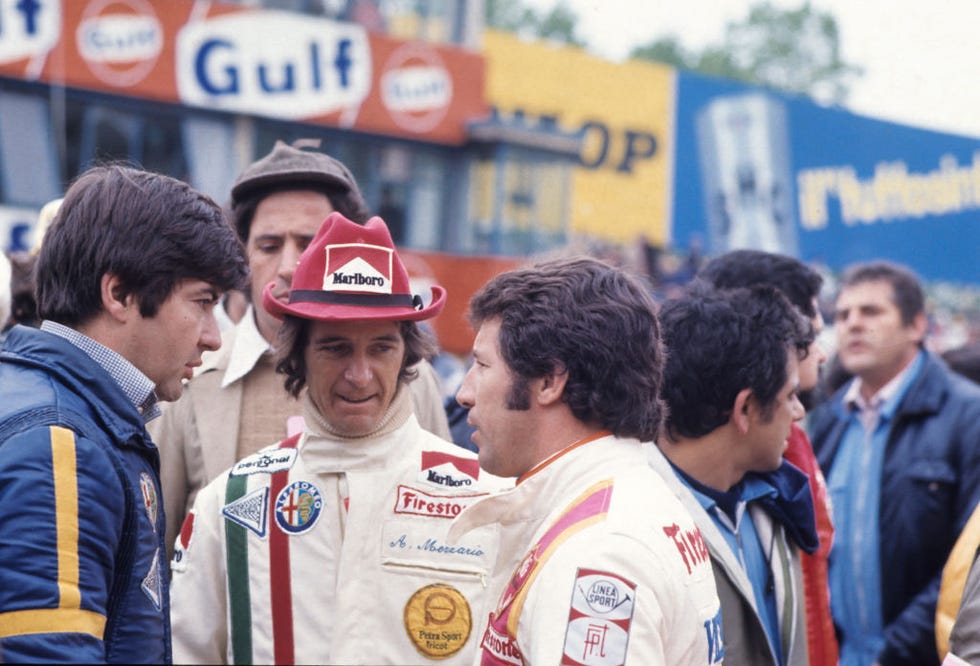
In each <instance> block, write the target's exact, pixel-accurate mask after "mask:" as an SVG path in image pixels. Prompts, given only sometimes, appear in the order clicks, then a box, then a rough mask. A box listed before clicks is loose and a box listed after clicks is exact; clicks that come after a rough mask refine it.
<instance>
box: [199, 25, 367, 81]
mask: <svg viewBox="0 0 980 666" xmlns="http://www.w3.org/2000/svg"><path fill="white" fill-rule="evenodd" d="M322 46H323V45H322V44H320V43H318V42H315V41H311V42H309V43H308V44H307V45H306V48H305V49H304V50H303V52H302V53H301V54H300V55H298V56H297V57H295V58H293V59H283V60H282V61H280V62H276V63H272V62H267V61H261V60H260V61H258V62H257V63H255V64H254V72H250V71H248V67H247V66H244V65H242V64H241V62H242V61H243V60H244V58H243V57H242V55H241V47H240V46H239V45H237V44H235V43H234V42H232V41H231V40H229V39H221V38H211V39H207V40H205V41H204V42H202V43H201V45H200V47H199V48H198V50H197V53H196V54H195V56H194V76H195V79H196V80H197V82H198V84H199V85H200V87H201V89H202V90H204V91H205V92H207V93H208V94H209V95H240V94H242V92H243V87H245V86H246V85H247V83H248V82H249V81H250V80H251V81H252V82H253V83H255V84H257V88H258V90H260V91H262V92H264V93H268V94H276V93H295V92H299V91H300V90H305V91H307V92H319V91H322V90H324V89H325V88H327V83H326V81H325V80H324V76H323V69H324V67H325V63H324V62H323V60H324V58H323V56H322V55H321V48H322ZM350 48H351V40H350V39H347V38H341V39H338V40H337V42H336V45H335V54H336V55H335V56H334V58H333V59H332V60H331V61H330V63H329V64H327V65H326V66H327V67H332V68H333V71H334V73H335V74H336V78H335V80H336V82H337V85H338V86H339V87H340V88H341V89H345V88H347V87H348V86H349V85H350V74H349V72H350V69H351V68H352V67H353V61H352V59H351V57H350ZM253 76H254V78H252V79H250V78H248V77H253Z"/></svg>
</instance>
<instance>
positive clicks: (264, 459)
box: [229, 449, 298, 476]
mask: <svg viewBox="0 0 980 666" xmlns="http://www.w3.org/2000/svg"><path fill="white" fill-rule="evenodd" d="M297 453H298V452H297V451H296V449H271V450H268V451H259V452H258V453H253V454H252V455H250V456H246V457H244V458H242V459H241V460H239V461H238V462H237V463H235V466H234V467H232V468H231V472H229V474H231V476H244V475H246V474H258V473H260V472H264V473H266V474H272V473H273V472H281V471H282V470H286V469H289V468H291V467H292V466H293V463H295V462H296V455H297Z"/></svg>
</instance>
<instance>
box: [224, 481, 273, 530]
mask: <svg viewBox="0 0 980 666" xmlns="http://www.w3.org/2000/svg"><path fill="white" fill-rule="evenodd" d="M268 505H269V487H268V486H262V487H261V488H256V489H255V490H253V491H252V492H250V493H248V494H247V495H243V496H241V497H239V498H238V499H236V500H235V501H234V502H231V503H229V504H225V505H224V506H223V507H222V508H221V515H222V516H224V517H225V518H227V519H228V520H230V521H231V522H233V523H238V524H239V525H241V526H242V527H244V528H246V529H248V530H251V531H252V532H254V533H255V534H256V535H258V536H259V537H265V532H266V523H267V518H266V517H267V515H268V509H267V507H268Z"/></svg>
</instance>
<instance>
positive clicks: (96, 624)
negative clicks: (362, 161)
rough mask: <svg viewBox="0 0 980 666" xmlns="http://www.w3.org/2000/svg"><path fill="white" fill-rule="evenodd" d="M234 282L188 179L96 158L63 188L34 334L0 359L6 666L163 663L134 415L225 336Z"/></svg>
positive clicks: (234, 247) (149, 463)
mask: <svg viewBox="0 0 980 666" xmlns="http://www.w3.org/2000/svg"><path fill="white" fill-rule="evenodd" d="M246 277H247V265H246V261H245V255H244V251H243V248H242V246H241V243H240V242H239V240H238V238H237V237H236V235H235V232H234V230H233V229H232V228H231V226H230V225H229V224H228V223H227V221H226V220H225V219H224V217H223V215H222V213H221V209H220V208H219V207H218V206H217V205H216V204H215V203H214V202H213V201H212V200H211V199H209V198H208V197H206V196H205V195H203V194H200V193H199V192H197V191H195V190H193V189H192V188H191V187H190V186H188V185H187V184H186V183H183V182H180V181H178V180H175V179H173V178H169V177H167V176H162V175H159V174H153V173H148V172H145V171H141V170H138V169H133V168H130V167H125V166H120V165H106V166H99V167H94V168H93V169H91V170H89V171H87V172H85V173H84V174H82V175H81V176H80V177H79V178H78V180H77V181H76V182H75V183H74V184H73V185H72V187H71V188H70V189H69V190H68V193H67V195H66V197H65V200H64V203H63V204H62V207H61V209H60V211H59V213H58V215H57V218H56V219H55V221H54V222H53V223H52V225H51V227H50V228H49V229H48V231H47V233H46V235H45V238H44V241H43V243H42V246H41V250H40V255H39V258H38V263H37V267H36V287H35V291H36V295H37V304H38V311H39V314H40V317H41V318H42V320H43V321H42V324H41V327H40V330H38V329H33V328H28V327H24V326H17V327H15V328H13V329H12V330H11V331H10V333H9V335H8V336H7V338H6V340H5V341H4V346H3V349H2V352H0V661H7V662H23V661H34V662H66V661H73V662H88V663H98V662H102V663H105V662H119V663H135V662H150V663H165V662H169V661H170V660H171V648H170V620H169V612H170V607H169V601H168V582H167V581H168V576H167V564H166V559H165V552H166V549H165V548H164V542H163V535H164V515H163V514H164V512H163V509H162V503H161V498H160V482H159V468H160V460H159V456H158V454H157V449H156V447H155V446H154V444H153V442H152V441H151V440H150V437H149V435H148V434H147V432H146V428H145V423H146V422H147V421H148V420H149V419H151V418H153V417H154V416H155V415H156V414H157V413H158V409H159V408H158V406H157V401H158V400H176V399H177V398H178V397H179V396H180V394H181V391H182V390H183V381H184V380H185V379H189V378H190V377H191V374H192V373H193V369H194V367H195V366H196V365H199V364H200V359H201V353H202V352H203V351H205V350H208V349H216V348H217V347H218V346H219V345H220V340H221V338H220V334H219V332H218V325H217V323H216V321H215V319H214V314H213V308H214V305H215V303H217V301H218V298H219V297H220V295H221V293H222V292H223V291H225V290H227V289H230V288H232V287H238V286H240V285H241V284H242V283H243V282H244V280H245V278H246Z"/></svg>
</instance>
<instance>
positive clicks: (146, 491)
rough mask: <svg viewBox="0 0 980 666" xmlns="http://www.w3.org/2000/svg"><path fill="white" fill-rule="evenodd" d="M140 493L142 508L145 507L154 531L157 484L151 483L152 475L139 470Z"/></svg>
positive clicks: (157, 502) (158, 508)
mask: <svg viewBox="0 0 980 666" xmlns="http://www.w3.org/2000/svg"><path fill="white" fill-rule="evenodd" d="M140 493H141V494H142V495H143V508H144V509H146V517H147V518H149V519H150V525H151V526H152V527H153V531H154V532H156V531H157V515H158V513H159V511H160V502H159V500H158V499H157V486H156V484H155V483H153V477H152V476H150V475H149V474H147V473H146V472H140Z"/></svg>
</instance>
